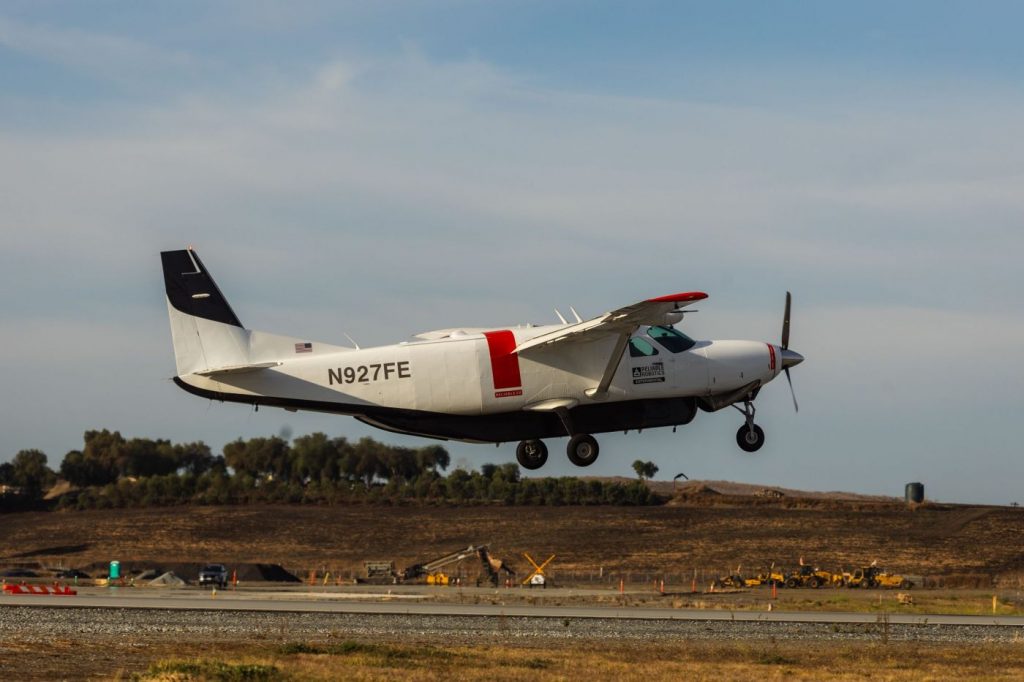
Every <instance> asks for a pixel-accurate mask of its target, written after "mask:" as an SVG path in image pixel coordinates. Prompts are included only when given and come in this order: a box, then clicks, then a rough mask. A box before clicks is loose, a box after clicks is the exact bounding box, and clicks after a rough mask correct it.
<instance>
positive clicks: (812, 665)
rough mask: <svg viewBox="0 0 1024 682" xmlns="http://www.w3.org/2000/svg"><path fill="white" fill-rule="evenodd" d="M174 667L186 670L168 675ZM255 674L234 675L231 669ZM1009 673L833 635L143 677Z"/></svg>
mask: <svg viewBox="0 0 1024 682" xmlns="http://www.w3.org/2000/svg"><path fill="white" fill-rule="evenodd" d="M176 670H177V671H179V673H178V674H179V675H181V674H182V673H184V672H191V673H193V674H192V676H189V675H185V676H178V677H168V676H167V675H168V674H169V673H172V672H174V671H176ZM243 670H250V671H256V672H254V673H253V675H252V676H249V677H245V676H240V674H241V673H240V672H239V671H243ZM868 678H870V679H877V680H894V681H898V680H915V681H916V680H956V679H970V680H1018V679H1022V678H1024V642H1022V643H1020V644H1016V643H1009V644H980V645H979V644H976V643H974V644H970V645H937V644H928V645H922V644H914V643H890V644H881V643H873V644H863V643H847V642H842V643H836V642H810V643H799V642H692V641H678V640H674V641H669V642H650V643H628V644H627V643H612V644H609V643H607V642H601V643H599V644H595V643H594V642H586V641H578V642H575V643H572V644H570V645H566V644H565V643H558V644H552V645H551V646H539V647H538V646H534V645H530V646H515V647H511V648H509V647H503V646H458V647H452V648H445V649H442V648H438V647H436V646H432V645H423V644H411V643H410V644H404V643H391V644H381V643H360V642H345V643H342V644H335V645H329V646H320V645H308V644H291V645H286V646H285V647H281V648H278V649H275V650H273V651H265V652H258V651H253V652H252V653H251V654H250V655H249V656H247V657H245V658H240V659H238V660H228V661H222V660H218V659H203V660H199V661H196V660H184V661H164V662H162V663H159V664H155V665H154V666H153V667H151V668H150V671H149V672H148V673H145V674H143V675H141V676H140V679H142V680H159V681H167V680H186V679H190V680H191V679H196V680H243V679H251V680H263V679H267V680H271V679H286V680H338V679H345V680H384V679H388V680H394V679H416V680H467V681H469V680H486V681H488V682H494V681H501V680H569V679H587V680H595V681H600V680H609V681H614V682H623V681H628V680H644V681H649V680H662V679H687V680H715V681H716V682H721V681H723V680H751V679H758V680H783V679H785V680H822V679H829V680H863V679H868Z"/></svg>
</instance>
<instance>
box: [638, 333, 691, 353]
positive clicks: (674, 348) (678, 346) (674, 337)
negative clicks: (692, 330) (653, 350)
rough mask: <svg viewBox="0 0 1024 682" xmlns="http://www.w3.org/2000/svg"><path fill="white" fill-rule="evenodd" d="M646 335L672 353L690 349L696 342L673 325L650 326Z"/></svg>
mask: <svg viewBox="0 0 1024 682" xmlns="http://www.w3.org/2000/svg"><path fill="white" fill-rule="evenodd" d="M647 335H648V336H650V337H651V338H652V339H654V340H655V341H657V342H658V343H659V344H661V345H662V346H664V347H665V348H667V349H668V350H670V351H671V352H673V353H682V352H683V351H684V350H690V349H691V348H693V346H694V345H695V344H696V343H697V342H696V341H694V340H693V339H691V338H690V337H689V336H687V335H686V334H684V333H682V332H681V331H679V330H678V329H676V328H675V327H651V328H650V329H648V330H647Z"/></svg>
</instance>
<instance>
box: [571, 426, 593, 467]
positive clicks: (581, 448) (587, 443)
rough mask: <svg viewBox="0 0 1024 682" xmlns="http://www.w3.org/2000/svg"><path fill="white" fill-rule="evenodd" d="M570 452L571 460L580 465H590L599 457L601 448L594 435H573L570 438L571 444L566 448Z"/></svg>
mask: <svg viewBox="0 0 1024 682" xmlns="http://www.w3.org/2000/svg"><path fill="white" fill-rule="evenodd" d="M566 452H568V453H569V461H570V462H572V463H573V464H575V465H576V466H578V467H588V466H590V465H591V464H593V463H594V461H595V460H596V459H597V455H598V453H599V452H600V448H599V447H597V441H596V440H594V437H593V436H589V435H585V434H584V435H581V436H573V437H572V438H570V439H569V446H568V447H567V448H566Z"/></svg>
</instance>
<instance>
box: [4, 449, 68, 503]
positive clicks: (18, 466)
mask: <svg viewBox="0 0 1024 682" xmlns="http://www.w3.org/2000/svg"><path fill="white" fill-rule="evenodd" d="M10 477H11V483H12V484H14V485H16V486H18V487H19V488H21V490H22V493H23V494H24V495H25V496H27V497H29V498H31V499H38V498H40V497H42V496H43V491H44V490H46V489H47V488H49V487H50V486H51V485H53V482H54V481H55V480H56V478H57V476H56V474H54V473H53V471H52V470H51V469H50V467H48V466H46V455H45V454H44V453H43V452H41V451H39V450H22V451H21V452H19V453H18V454H16V455H15V456H14V459H12V460H11V471H10Z"/></svg>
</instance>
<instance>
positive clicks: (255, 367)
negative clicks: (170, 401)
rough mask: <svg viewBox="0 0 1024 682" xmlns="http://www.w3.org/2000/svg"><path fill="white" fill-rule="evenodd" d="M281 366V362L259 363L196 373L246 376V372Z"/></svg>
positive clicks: (208, 375)
mask: <svg viewBox="0 0 1024 682" xmlns="http://www.w3.org/2000/svg"><path fill="white" fill-rule="evenodd" d="M280 365H281V363H280V362H259V363H256V364H253V365H232V366H230V367H217V368H214V369H205V370H203V371H202V372H195V374H198V375H199V376H204V377H212V376H214V375H217V374H245V373H246V372H256V371H259V370H261V369H268V368H270V367H278V366H280Z"/></svg>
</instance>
